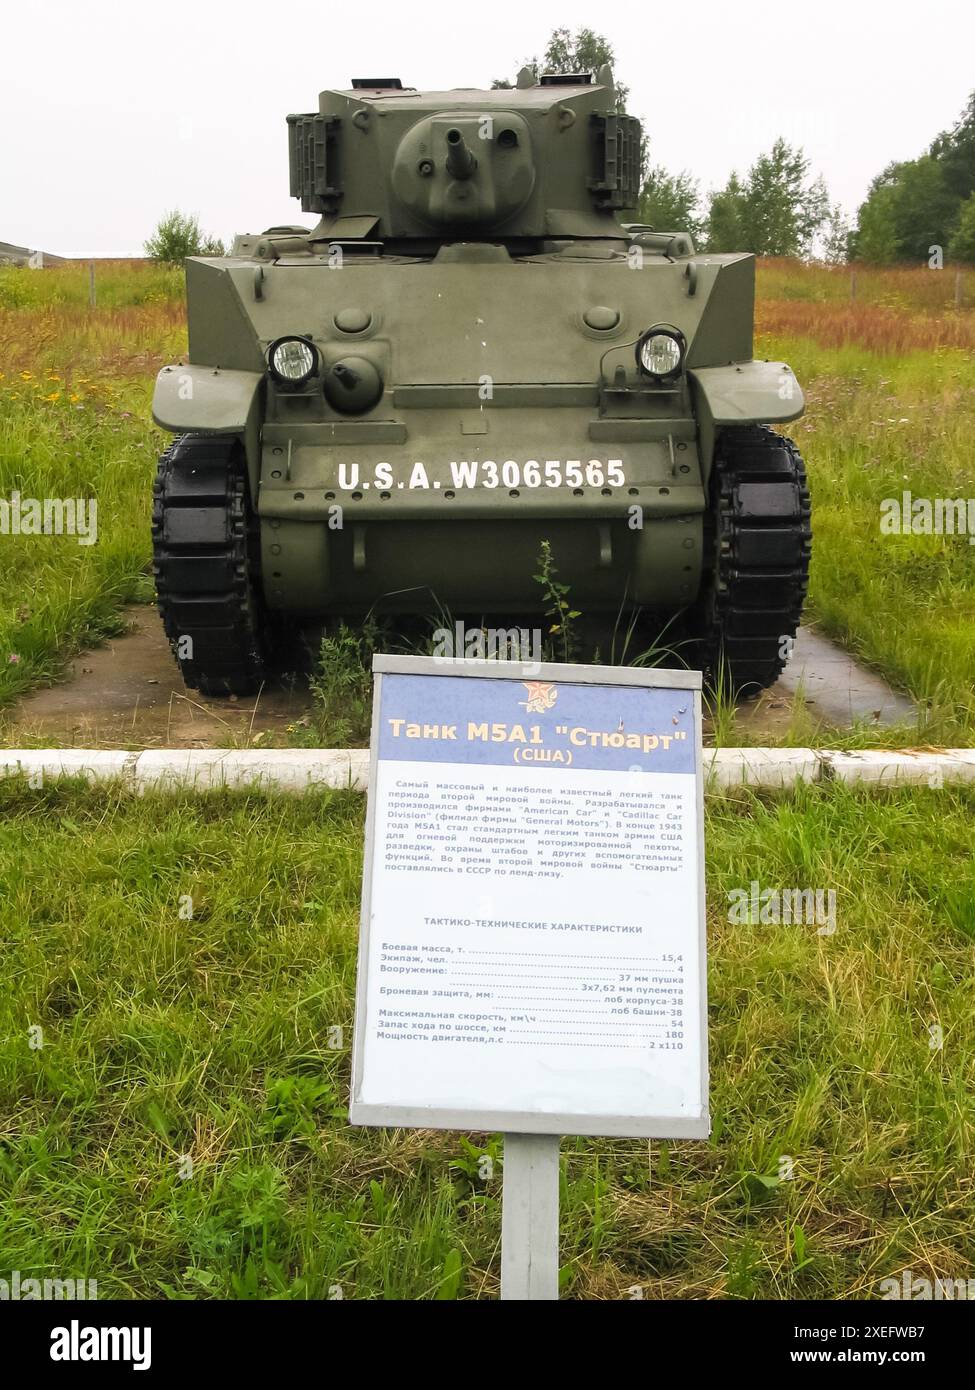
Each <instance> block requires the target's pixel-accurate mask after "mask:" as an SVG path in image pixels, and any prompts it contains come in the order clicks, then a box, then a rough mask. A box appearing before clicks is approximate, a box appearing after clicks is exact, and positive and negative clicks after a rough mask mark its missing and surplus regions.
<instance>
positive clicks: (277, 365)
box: [267, 338, 318, 386]
mask: <svg viewBox="0 0 975 1390" xmlns="http://www.w3.org/2000/svg"><path fill="white" fill-rule="evenodd" d="M267 364H268V366H269V367H270V369H271V375H272V376H273V377H274V379H275V381H278V382H280V384H281V385H282V386H303V385H304V384H305V382H306V381H307V380H308V378H309V377H311V376H314V374H315V372H316V371H317V370H318V351H317V349H316V348H315V346H314V344H313V343H309V342H308V340H307V338H278V339H277V341H276V342H273V343H272V344H271V346H270V347H269V348H268V350H267Z"/></svg>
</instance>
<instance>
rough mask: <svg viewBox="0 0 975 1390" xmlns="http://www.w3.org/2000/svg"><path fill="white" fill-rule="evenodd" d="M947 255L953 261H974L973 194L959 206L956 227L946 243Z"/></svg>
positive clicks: (974, 195)
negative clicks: (959, 210)
mask: <svg viewBox="0 0 975 1390" xmlns="http://www.w3.org/2000/svg"><path fill="white" fill-rule="evenodd" d="M948 255H949V256H950V257H951V258H952V260H955V261H975V193H972V194H970V195H969V197H967V198H966V199H965V201H964V202H963V203H962V205H961V212H960V213H959V217H958V226H957V227H956V228H955V233H954V236H953V237H952V238H951V241H950V242H949V243H948Z"/></svg>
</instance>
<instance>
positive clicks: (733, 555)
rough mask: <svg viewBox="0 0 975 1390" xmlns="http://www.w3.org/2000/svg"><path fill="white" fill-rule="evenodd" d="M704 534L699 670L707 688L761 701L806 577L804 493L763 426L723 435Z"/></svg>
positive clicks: (783, 657)
mask: <svg viewBox="0 0 975 1390" xmlns="http://www.w3.org/2000/svg"><path fill="white" fill-rule="evenodd" d="M708 529H709V534H710V539H709V544H708V549H709V551H710V556H711V563H710V567H709V571H708V573H707V574H706V575H705V580H704V587H703V590H702V595H701V603H700V606H699V608H698V610H697V614H696V621H695V624H694V626H695V630H696V634H697V636H698V639H699V643H700V646H699V656H700V665H701V667H702V669H703V671H704V674H705V679H706V680H707V681H708V683H709V684H710V685H711V686H712V688H713V687H715V686H717V685H719V684H721V683H722V682H723V683H724V684H725V685H726V686H730V687H731V689H732V690H733V691H734V692H736V693H742V694H746V695H747V694H757V692H758V691H759V690H761V689H764V688H765V686H768V685H771V684H772V683H773V682H774V681H775V680H776V679H777V678H778V676H779V675H780V673H781V671H782V668H783V667H784V666H785V663H786V661H787V660H788V657H789V652H790V648H791V639H792V638H794V637H795V634H796V629H797V628H798V626H799V619H800V617H801V615H802V605H803V602H804V601H805V597H806V588H807V585H808V579H809V556H810V552H811V550H812V529H811V526H810V505H809V489H808V488H807V486H806V469H805V465H804V464H803V461H802V457H801V455H800V453H799V450H798V449H797V448H796V446H795V445H794V444H793V442H792V440H791V439H786V438H785V437H784V436H783V435H780V434H776V433H775V432H774V431H773V430H771V429H769V428H767V427H766V426H761V425H751V426H742V427H740V428H736V429H725V430H722V432H721V435H720V436H719V439H718V442H717V445H716V448H715V460H714V468H713V470H712V475H711V508H710V525H709V528H708Z"/></svg>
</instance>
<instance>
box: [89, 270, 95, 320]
mask: <svg viewBox="0 0 975 1390" xmlns="http://www.w3.org/2000/svg"><path fill="white" fill-rule="evenodd" d="M88 307H89V309H94V307H95V263H94V261H89V263H88Z"/></svg>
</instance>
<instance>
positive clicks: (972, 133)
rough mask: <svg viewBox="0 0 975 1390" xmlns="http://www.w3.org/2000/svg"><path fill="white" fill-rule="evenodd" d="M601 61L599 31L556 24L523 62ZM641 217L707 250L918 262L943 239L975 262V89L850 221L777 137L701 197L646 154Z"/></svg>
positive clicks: (555, 68) (606, 53)
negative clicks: (537, 54) (949, 123)
mask: <svg viewBox="0 0 975 1390" xmlns="http://www.w3.org/2000/svg"><path fill="white" fill-rule="evenodd" d="M602 63H609V64H610V65H613V63H614V54H613V48H612V45H611V44H610V43H609V41H608V40H607V39H606V38H605V37H604V36H603V35H601V34H597V33H596V32H595V31H594V30H592V29H585V28H583V29H579V30H577V31H576V32H575V33H572V32H571V31H570V30H569V29H556V30H554V31H553V32H552V35H551V37H550V38H549V42H548V46H547V47H546V49H545V53H544V54H543V55H542V57H541V58H540V59H539V58H533V59H531V60H530V61H529V63H528V64H527V66H529V67H530V68H532V69H533V70H534V71H535V72H546V71H547V72H595V71H596V69H597V68H598V67H599V66H600V65H601V64H602ZM493 85H494V86H495V87H509V86H510V85H511V83H510V82H508V81H506V80H504V79H501V80H498V81H495V82H494V83H493ZM626 96H627V88H626V87H623V86H620V85H619V84H617V89H616V98H617V105H618V107H619V109H620V110H623V109H624V108H625V104H626ZM646 144H647V142H646V140H645V141H644V149H646ZM636 217H637V218H638V220H639V221H641V222H646V223H649V224H650V225H651V226H652V227H655V228H657V229H658V230H660V231H688V232H690V233H691V235H692V236H693V237H694V240H695V242H696V243H697V244H698V245H699V246H700V247H701V248H702V249H704V250H708V251H752V252H754V253H755V254H756V255H759V256H809V255H811V254H815V255H816V256H817V258H819V259H822V260H827V261H847V260H866V261H875V262H879V263H894V262H898V261H903V262H912V263H916V262H917V261H919V260H924V261H927V260H929V258H930V257H931V256H932V248H940V253H941V256H942V257H944V256H947V257H949V258H950V259H953V260H963V261H975V92H973V93H972V95H971V97H970V98H969V101H968V105H967V106H966V108H965V110H964V111H963V112H962V114H961V116H960V117H959V120H958V122H957V123H956V124H955V126H954V127H953V128H952V129H951V130H948V131H943V132H942V133H941V134H940V135H938V136H937V137H936V138H935V139H934V140H933V141H932V142H931V144H930V146H929V147H928V149H927V150H926V151H925V152H924V153H923V154H921V155H919V156H918V158H916V159H911V160H904V161H900V162H896V163H892V164H889V165H888V166H887V167H886V169H884V170H882V172H881V173H879V174H878V175H877V177H876V178H875V179H874V180H873V182H872V183H871V185H870V188H869V190H868V193H867V197H866V199H865V201H864V202H863V204H862V205H861V207H860V208H859V210H858V212H857V216H856V219H855V220H854V221H853V222H852V223H851V222H850V220H849V219H848V218H847V216H846V214H845V213H844V211H843V209H842V208H841V207H840V206H839V205H838V204H835V203H833V202H832V201H831V200H830V196H829V191H828V189H827V187H826V183H825V180H824V179H823V178H822V176H821V175H818V176H814V175H813V174H812V171H811V167H810V162H809V160H808V159H807V158H806V156H805V154H804V152H803V151H802V150H801V149H799V148H797V147H795V146H792V145H789V144H788V143H787V142H786V141H785V140H783V139H781V138H780V139H777V140H775V142H774V143H773V144H772V147H771V149H769V150H768V151H767V152H766V153H764V154H760V155H759V156H758V158H757V159H756V160H755V162H754V164H752V166H751V167H750V168H749V169H748V170H747V172H745V173H738V172H737V171H734V172H732V174H731V175H730V177H729V178H728V181H727V182H726V184H725V185H724V187H723V188H720V189H717V190H712V191H710V192H709V193H707V194H706V195H703V196H702V193H701V189H700V185H699V184H698V182H697V180H696V179H694V178H693V177H692V175H691V174H690V173H688V172H687V170H681V171H680V172H679V173H671V172H670V171H668V170H667V169H665V168H664V167H663V166H662V165H656V166H650V164H649V161H648V159H647V158H646V156H645V157H644V169H643V182H642V188H641V192H640V199H639V203H638V204H637V208H636Z"/></svg>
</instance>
